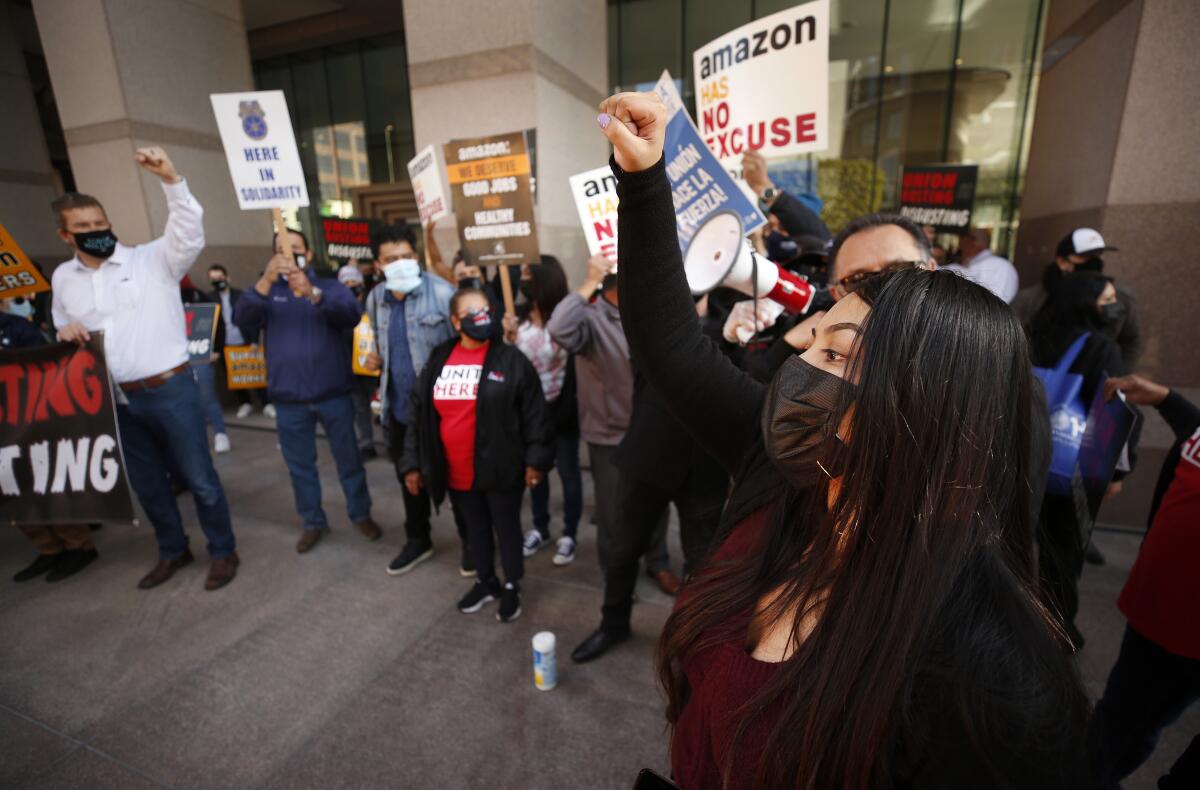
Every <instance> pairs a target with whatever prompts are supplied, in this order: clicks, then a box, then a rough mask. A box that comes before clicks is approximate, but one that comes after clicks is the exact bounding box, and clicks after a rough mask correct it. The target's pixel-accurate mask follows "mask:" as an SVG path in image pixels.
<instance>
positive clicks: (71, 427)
mask: <svg viewBox="0 0 1200 790" xmlns="http://www.w3.org/2000/svg"><path fill="white" fill-rule="evenodd" d="M112 393H113V389H112V385H111V384H110V383H109V379H108V368H107V366H106V365H105V362H104V337H103V333H102V332H93V333H92V339H91V340H90V341H88V342H87V343H86V344H85V345H83V346H78V345H76V344H74V343H59V344H57V345H53V346H40V347H38V348H29V349H21V350H18V351H6V352H4V353H3V354H0V503H2V504H0V519H3V520H4V521H6V522H8V523H13V524H54V523H58V524H68V523H86V522H92V521H130V520H132V519H133V501H132V500H131V499H130V495H129V484H128V482H127V480H126V477H125V469H124V463H123V460H122V458H121V445H120V440H119V438H118V434H117V415H116V406H115V404H114V402H113V394H112Z"/></svg>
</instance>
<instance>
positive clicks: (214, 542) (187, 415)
mask: <svg viewBox="0 0 1200 790" xmlns="http://www.w3.org/2000/svg"><path fill="white" fill-rule="evenodd" d="M125 396H126V399H127V400H128V403H123V404H119V405H118V406H117V423H118V425H119V426H120V430H121V449H122V450H123V451H124V453H125V468H126V470H127V471H128V473H129V482H130V484H131V485H132V486H133V490H134V492H135V493H136V494H137V498H138V501H139V502H141V503H142V509H143V510H145V511H146V516H147V517H148V518H149V519H150V523H151V524H153V525H154V536H155V537H156V538H157V539H158V555H159V558H160V559H164V560H173V559H175V558H176V557H179V556H181V555H182V554H183V553H184V552H185V551H187V548H188V539H187V535H185V534H184V532H183V519H182V518H181V517H180V515H179V506H178V505H177V504H176V503H175V491H174V490H173V489H172V487H171V478H170V477H168V470H170V471H171V473H172V474H176V475H178V478H179V480H181V481H182V482H183V483H185V484H186V485H187V487H188V488H189V489H191V492H192V498H193V499H194V500H195V501H196V515H197V517H198V518H199V520H200V527H201V528H202V529H203V530H204V536H205V537H206V538H208V553H209V556H211V557H212V558H213V559H219V558H221V557H227V556H229V555H230V554H232V553H233V551H234V548H235V541H234V537H233V521H232V519H231V517H230V515H229V502H228V501H227V500H226V499H225V489H224V488H223V487H222V486H221V478H220V477H218V476H217V470H216V467H214V466H213V462H212V456H211V455H209V453H208V430H207V429H206V428H205V426H204V414H203V412H202V411H201V410H200V394H199V392H198V391H197V390H196V382H195V381H194V380H193V379H192V377H191V376H186V375H185V376H172V377H171V378H169V379H167V381H166V383H165V384H163V385H162V386H161V387H155V388H154V389H148V390H137V391H135V392H127V393H125Z"/></svg>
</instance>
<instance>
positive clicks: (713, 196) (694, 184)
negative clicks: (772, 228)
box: [654, 71, 766, 256]
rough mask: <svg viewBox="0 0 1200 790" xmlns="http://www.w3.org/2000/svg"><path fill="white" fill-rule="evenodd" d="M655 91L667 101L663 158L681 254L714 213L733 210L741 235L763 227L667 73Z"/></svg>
mask: <svg viewBox="0 0 1200 790" xmlns="http://www.w3.org/2000/svg"><path fill="white" fill-rule="evenodd" d="M654 92H655V93H657V94H658V95H659V97H660V98H661V99H662V100H663V103H664V104H666V105H667V113H668V121H667V132H666V139H665V144H664V147H663V158H664V159H665V161H666V166H667V178H668V179H669V180H670V182H671V197H672V199H673V200H674V203H675V226H676V230H677V231H678V233H679V246H680V249H682V250H683V252H684V255H685V256H686V255H687V249H688V245H689V244H690V243H691V240H692V237H693V236H695V234H696V231H697V230H699V229H700V227H701V226H703V225H704V223H705V222H707V221H708V220H709V219H710V218H712V217H713V216H715V215H716V214H718V213H728V212H733V213H735V214H737V216H738V218H739V219H740V220H741V224H742V232H743V233H750V232H752V231H754V230H757V229H758V228H760V227H762V226H763V225H765V224H766V219H764V218H763V215H762V212H760V211H759V210H758V207H757V206H755V205H754V204H753V203H751V202H750V200H749V199H748V198H747V197H746V195H745V193H744V192H742V190H741V189H739V188H738V186H737V184H736V183H735V182H734V180H733V177H732V176H730V175H729V173H727V172H726V171H725V169H724V168H723V167H721V163H720V162H718V161H717V158H716V157H715V156H714V155H713V153H712V151H710V150H709V149H708V146H706V145H705V144H704V140H702V139H701V138H700V132H699V131H697V129H696V125H695V124H693V123H692V119H691V118H689V117H688V114H687V110H686V109H685V108H684V106H683V100H682V99H681V98H680V97H679V91H678V90H676V88H675V82H674V81H673V80H672V79H671V75H670V74H668V73H667V72H665V71H664V72H663V73H662V77H660V78H659V80H658V83H657V84H656V85H655V86H654Z"/></svg>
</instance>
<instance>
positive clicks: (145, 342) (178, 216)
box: [51, 181, 204, 383]
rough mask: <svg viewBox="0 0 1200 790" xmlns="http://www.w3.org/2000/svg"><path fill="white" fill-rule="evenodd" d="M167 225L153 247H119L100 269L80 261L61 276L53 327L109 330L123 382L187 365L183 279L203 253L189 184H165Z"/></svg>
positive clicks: (115, 370)
mask: <svg viewBox="0 0 1200 790" xmlns="http://www.w3.org/2000/svg"><path fill="white" fill-rule="evenodd" d="M163 192H165V193H166V196H167V212H168V213H167V227H166V229H165V230H164V231H163V235H162V236H160V237H158V238H157V239H155V240H154V241H151V242H149V243H147V244H139V245H138V246H136V247H127V246H125V245H124V244H120V243H118V244H117V248H116V250H115V251H114V252H113V254H112V256H111V257H110V258H109V259H108V260H106V261H104V263H102V264H101V265H100V268H98V269H89V268H88V267H86V266H84V265H83V264H82V263H81V262H80V260H79V256H78V255H76V256H75V257H74V258H72V259H71V260H69V261H66V262H64V263H62V264H60V265H59V267H58V268H57V269H55V270H54V276H53V277H52V278H51V285H52V287H53V289H54V301H53V307H52V310H53V314H54V324H55V326H57V327H59V328H60V329H61V328H62V327H64V326H66V325H67V324H69V323H71V322H72V321H78V322H79V323H81V324H83V326H84V327H86V328H87V329H88V331H93V332H94V331H97V330H103V331H104V356H105V358H106V359H107V361H108V370H109V372H110V373H111V374H112V377H113V379H114V380H115V381H116V382H117V383H123V382H127V381H138V380H139V379H144V378H147V377H149V376H154V375H157V374H159V373H165V372H166V371H168V370H171V369H173V368H176V367H178V366H179V365H181V364H183V363H185V362H187V361H188V350H187V333H186V331H185V321H184V317H183V301H182V300H181V299H180V296H179V281H180V280H181V279H182V278H183V275H184V274H186V273H187V270H188V269H189V268H190V267H191V265H192V264H193V263H195V261H196V257H197V256H199V255H200V251H201V250H203V249H204V224H203V221H202V220H203V217H204V209H202V208H201V207H200V204H199V203H198V202H196V199H195V198H194V197H192V193H191V192H190V191H189V190H188V188H187V182H186V181H180V182H179V183H177V184H166V183H164V184H163Z"/></svg>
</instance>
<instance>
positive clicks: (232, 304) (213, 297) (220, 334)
mask: <svg viewBox="0 0 1200 790" xmlns="http://www.w3.org/2000/svg"><path fill="white" fill-rule="evenodd" d="M207 296H208V301H210V302H212V303H214V304H219V305H221V310H220V315H218V316H217V337H216V339H215V340H214V343H215V345H214V346H213V351H215V352H216V353H218V354H222V353H224V352H225V321H226V320H229V321H232V320H233V311H234V308H236V307H237V303H238V300H239V299H241V298H242V289H241V288H234V287H233V286H230V287H229V315H225V305H223V304H221V292H220V291H218V290H217V289H215V288H214V289H213V290H211V291H209V292H208V294H207ZM245 340H246V342H247V343H253V342H255V341H256V340H257V338H249V337H248V338H246V339H245Z"/></svg>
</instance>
